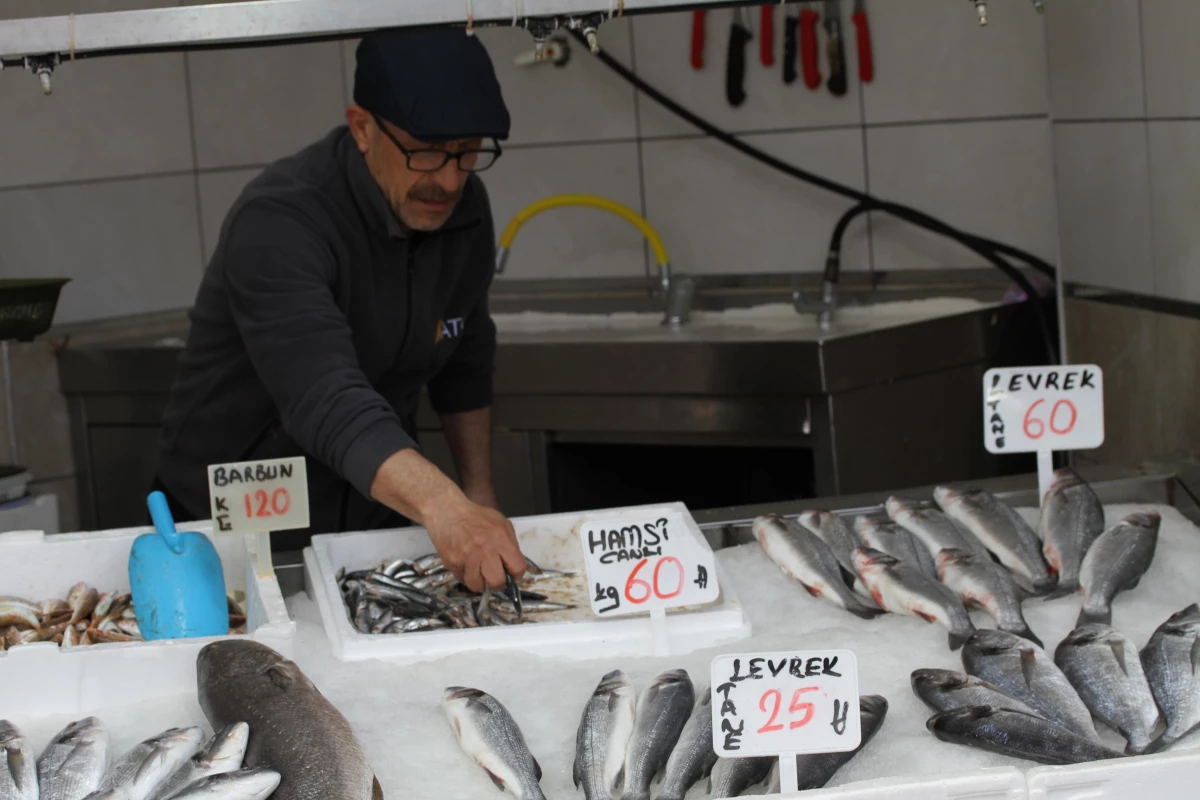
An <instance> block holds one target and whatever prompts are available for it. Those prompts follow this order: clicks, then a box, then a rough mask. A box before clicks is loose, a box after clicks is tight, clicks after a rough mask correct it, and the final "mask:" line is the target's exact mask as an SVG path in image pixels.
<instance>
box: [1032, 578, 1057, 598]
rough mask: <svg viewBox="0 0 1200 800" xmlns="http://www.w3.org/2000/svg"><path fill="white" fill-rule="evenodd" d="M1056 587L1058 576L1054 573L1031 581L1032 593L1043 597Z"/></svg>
mask: <svg viewBox="0 0 1200 800" xmlns="http://www.w3.org/2000/svg"><path fill="white" fill-rule="evenodd" d="M1057 587H1058V576H1057V575H1054V574H1050V575H1044V576H1042V577H1040V578H1038V579H1037V580H1035V581H1033V594H1034V596H1036V597H1044V596H1045V595H1048V594H1051V593H1052V592H1054V591H1055V589H1056V588H1057Z"/></svg>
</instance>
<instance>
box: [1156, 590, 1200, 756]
mask: <svg viewBox="0 0 1200 800" xmlns="http://www.w3.org/2000/svg"><path fill="white" fill-rule="evenodd" d="M1142 666H1143V667H1144V668H1145V671H1146V677H1147V678H1148V679H1149V681H1150V688H1151V689H1152V690H1153V691H1154V698H1155V700H1157V701H1158V705H1159V708H1161V709H1162V712H1163V717H1164V718H1165V719H1166V721H1167V729H1166V730H1165V731H1163V734H1162V736H1161V737H1159V738H1158V740H1156V741H1155V742H1154V743H1153V744H1152V745H1151V746H1150V747H1149V749H1148V750H1147V752H1157V751H1159V750H1165V749H1166V748H1168V747H1170V746H1171V745H1172V744H1174V743H1175V742H1176V741H1178V740H1179V739H1181V738H1183V737H1184V736H1186V735H1188V734H1189V733H1191V732H1192V731H1193V730H1195V729H1197V728H1198V727H1200V606H1198V605H1196V604H1195V603H1192V604H1191V605H1190V606H1188V607H1187V608H1185V609H1183V610H1182V611H1177V612H1175V613H1174V614H1172V615H1171V618H1170V619H1168V620H1167V621H1166V622H1164V623H1163V624H1162V625H1159V626H1158V630H1156V631H1154V635H1152V636H1151V637H1150V641H1149V643H1147V645H1146V646H1145V648H1143V649H1142Z"/></svg>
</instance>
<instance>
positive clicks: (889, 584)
mask: <svg viewBox="0 0 1200 800" xmlns="http://www.w3.org/2000/svg"><path fill="white" fill-rule="evenodd" d="M854 564H855V566H856V567H858V574H859V577H861V578H862V579H863V583H865V584H866V585H867V588H868V589H870V590H871V596H872V597H874V598H875V602H876V603H878V604H879V607H880V608H882V609H885V610H887V611H891V612H893V613H896V614H908V615H910V616H914V617H919V618H921V619H923V620H925V621H926V622H938V623H941V624H942V625H944V626H945V627H946V629H947V630H949V631H950V635H949V640H950V649H951V650H957V649H958V648H960V647H962V645H963V642H965V641H966V640H967V637H968V636H970V635H971V634H972V633H973V632H974V630H975V626H974V625H972V624H971V618H970V616H968V615H967V609H966V608H964V607H963V604H962V601H961V600H959V599H958V595H956V594H955V593H954V592H953V591H951V590H950V589H949V588H947V587H945V586H943V585H942V584H940V583H938V582H937V581H935V580H932V579H931V578H929V577H927V576H926V575H925V574H924V573H922V572H921V571H920V570H918V569H917V568H915V567H909V566H905V565H904V564H901V563H900V562H899V561H897V560H896V559H894V558H892V557H891V556H889V555H887V554H886V553H881V552H879V551H878V550H871V549H870V548H867V547H860V548H859V549H857V550H855V551H854Z"/></svg>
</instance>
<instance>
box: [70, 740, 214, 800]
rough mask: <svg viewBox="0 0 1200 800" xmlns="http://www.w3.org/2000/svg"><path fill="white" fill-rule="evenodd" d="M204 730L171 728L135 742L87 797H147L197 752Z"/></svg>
mask: <svg viewBox="0 0 1200 800" xmlns="http://www.w3.org/2000/svg"><path fill="white" fill-rule="evenodd" d="M203 744H204V732H203V731H201V730H200V729H199V728H171V729H169V730H166V731H163V732H162V733H160V734H158V735H157V736H154V737H152V738H150V739H147V740H146V741H144V742H141V743H140V744H137V745H134V747H133V749H131V750H130V751H129V752H128V753H126V754H125V755H123V756H121V758H119V759H117V761H116V762H115V763H113V765H112V769H110V770H109V771H108V772H107V773H105V775H104V780H102V781H100V786H99V787H98V788H97V789H96V791H95V792H93V793H92V794H91V795H90V796H89V797H91V798H93V799H94V800H99V798H102V797H103V798H109V797H111V798H120V800H147V798H148V797H150V795H151V794H153V793H154V792H155V791H157V790H158V788H159V787H160V786H162V785H163V784H164V783H166V782H167V779H168V778H170V777H171V774H172V773H174V772H175V770H177V769H179V767H181V766H183V764H185V763H186V762H187V761H188V759H190V758H191V757H192V756H194V755H196V753H197V752H199V750H200V747H201V746H202V745H203Z"/></svg>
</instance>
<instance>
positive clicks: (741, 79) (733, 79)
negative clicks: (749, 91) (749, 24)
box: [725, 21, 751, 108]
mask: <svg viewBox="0 0 1200 800" xmlns="http://www.w3.org/2000/svg"><path fill="white" fill-rule="evenodd" d="M750 39H751V35H750V31H748V30H746V29H745V28H744V27H743V26H742V24H741V23H740V22H736V21H735V22H734V23H733V25H732V26H730V28H729V53H728V58H727V60H726V62H725V98H726V99H727V100H728V101H729V105H731V106H734V107H735V108H736V107H737V106H740V105H741V104H742V103H744V102H746V45H747V44H748V43H749V41H750Z"/></svg>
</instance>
